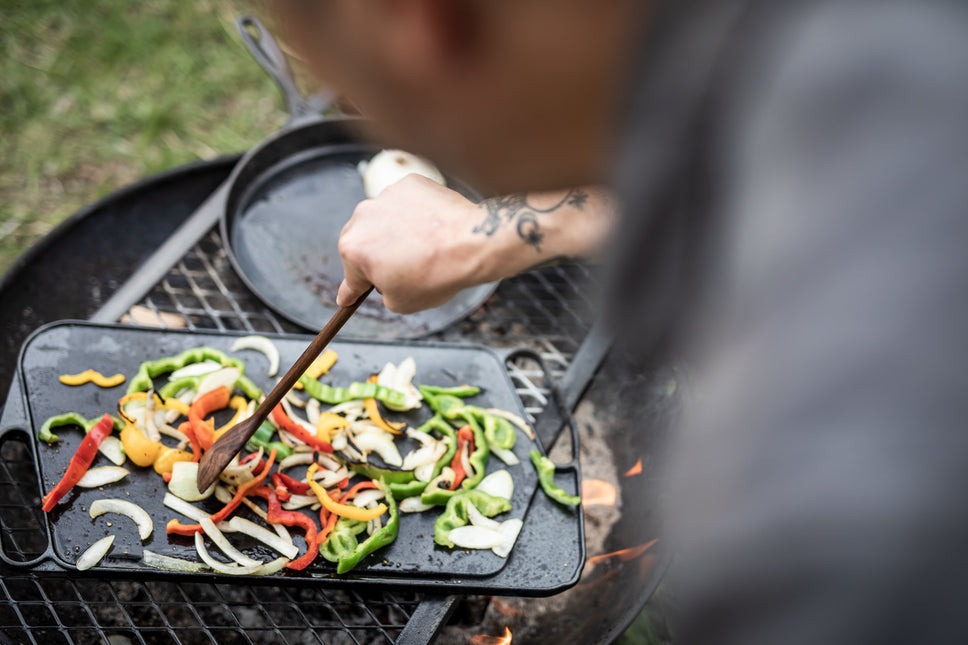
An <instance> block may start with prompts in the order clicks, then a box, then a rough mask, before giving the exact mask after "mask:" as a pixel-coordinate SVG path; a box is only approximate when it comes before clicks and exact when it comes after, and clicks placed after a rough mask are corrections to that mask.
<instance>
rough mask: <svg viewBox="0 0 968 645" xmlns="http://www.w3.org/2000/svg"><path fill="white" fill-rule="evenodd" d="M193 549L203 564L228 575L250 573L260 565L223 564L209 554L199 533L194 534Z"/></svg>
mask: <svg viewBox="0 0 968 645" xmlns="http://www.w3.org/2000/svg"><path fill="white" fill-rule="evenodd" d="M195 550H196V551H198V557H200V558H201V559H202V561H203V562H204V563H205V564H207V565H208V566H210V567H211V568H213V569H215V570H216V571H218V572H219V573H225V574H228V575H230V576H246V575H251V574H253V573H255V572H256V571H258V570H259V569H260V568H261V567H262V565H261V564H259V565H256V566H248V567H240V566H239V565H237V564H224V563H222V562H219V561H218V560H216V559H215V558H213V557H212V556H211V555H209V553H208V549H206V548H205V538H203V537H202V534H201V533H196V534H195Z"/></svg>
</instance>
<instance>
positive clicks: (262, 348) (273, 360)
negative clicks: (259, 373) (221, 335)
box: [229, 336, 279, 376]
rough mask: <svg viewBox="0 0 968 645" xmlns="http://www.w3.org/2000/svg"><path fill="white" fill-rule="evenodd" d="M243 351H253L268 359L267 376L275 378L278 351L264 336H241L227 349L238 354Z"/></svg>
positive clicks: (277, 366)
mask: <svg viewBox="0 0 968 645" xmlns="http://www.w3.org/2000/svg"><path fill="white" fill-rule="evenodd" d="M243 349H253V350H255V351H257V352H262V353H263V354H265V356H266V358H268V359H269V372H268V374H267V376H275V375H276V372H278V371H279V350H278V349H276V346H275V344H274V343H273V342H272V341H271V340H269V339H268V338H266V337H265V336H243V337H242V338H239V339H237V340H236V341H235V342H234V343H232V346H231V347H230V348H229V351H230V352H238V351H240V350H243Z"/></svg>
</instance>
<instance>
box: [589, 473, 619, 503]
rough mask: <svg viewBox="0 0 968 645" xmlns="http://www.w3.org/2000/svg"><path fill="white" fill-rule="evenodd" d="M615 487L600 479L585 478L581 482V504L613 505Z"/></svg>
mask: <svg viewBox="0 0 968 645" xmlns="http://www.w3.org/2000/svg"><path fill="white" fill-rule="evenodd" d="M615 496H616V494H615V487H614V486H612V485H611V484H609V483H608V482H606V481H602V480H600V479H586V480H583V481H582V483H581V505H582V506H584V507H585V508H588V507H589V506H615Z"/></svg>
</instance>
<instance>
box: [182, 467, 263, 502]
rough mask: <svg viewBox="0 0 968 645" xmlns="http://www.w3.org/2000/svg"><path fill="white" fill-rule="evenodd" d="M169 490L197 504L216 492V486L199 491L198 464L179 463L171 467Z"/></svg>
mask: <svg viewBox="0 0 968 645" xmlns="http://www.w3.org/2000/svg"><path fill="white" fill-rule="evenodd" d="M253 461H255V460H254V459H253ZM168 490H170V491H171V492H172V493H173V494H174V495H176V496H177V497H180V498H182V499H183V500H185V501H186V502H197V501H199V500H203V499H206V498H208V497H209V496H211V494H212V493H214V492H215V484H214V483H213V484H212V485H211V486H209V487H208V489H206V490H205V491H200V490H198V463H197V462H194V461H178V462H175V463H174V464H173V465H172V467H171V480H170V481H169V482H168Z"/></svg>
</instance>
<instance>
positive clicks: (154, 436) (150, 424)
mask: <svg viewBox="0 0 968 645" xmlns="http://www.w3.org/2000/svg"><path fill="white" fill-rule="evenodd" d="M156 421H157V419H155V391H154V390H148V395H147V396H146V397H145V436H146V437H148V438H149V439H151V440H152V441H161V433H160V432H158V424H157V423H156Z"/></svg>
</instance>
